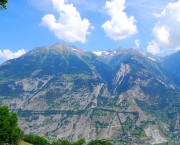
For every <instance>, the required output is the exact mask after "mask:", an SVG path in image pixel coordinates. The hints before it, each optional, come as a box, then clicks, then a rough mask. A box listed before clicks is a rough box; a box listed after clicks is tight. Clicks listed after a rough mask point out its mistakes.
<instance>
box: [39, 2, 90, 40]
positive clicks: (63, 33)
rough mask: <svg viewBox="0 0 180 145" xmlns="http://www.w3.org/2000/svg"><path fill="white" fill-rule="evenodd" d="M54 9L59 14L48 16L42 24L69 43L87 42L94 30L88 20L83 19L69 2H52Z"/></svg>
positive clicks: (43, 19)
mask: <svg viewBox="0 0 180 145" xmlns="http://www.w3.org/2000/svg"><path fill="white" fill-rule="evenodd" d="M51 2H52V4H53V7H54V9H55V10H56V12H57V13H58V14H59V17H58V18H56V17H55V15H53V14H47V15H45V16H44V17H43V18H42V22H41V24H42V25H43V26H45V27H47V28H48V29H49V30H50V31H52V32H53V33H54V35H55V36H56V37H57V38H59V39H62V40H64V41H68V42H76V41H79V42H82V43H85V42H86V37H87V35H88V34H89V33H90V32H89V29H93V26H91V24H90V22H89V20H88V19H86V18H84V19H82V18H81V16H80V13H79V12H78V11H77V9H76V7H74V5H73V4H72V3H67V0H51Z"/></svg>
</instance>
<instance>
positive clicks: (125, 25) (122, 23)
mask: <svg viewBox="0 0 180 145" xmlns="http://www.w3.org/2000/svg"><path fill="white" fill-rule="evenodd" d="M105 9H106V10H107V13H108V14H109V16H110V17H111V20H107V21H106V22H105V23H104V24H103V25H102V28H103V29H104V31H105V33H106V34H107V36H108V37H110V38H111V39H113V40H122V39H126V38H129V37H131V36H132V35H134V34H136V33H137V27H136V24H135V22H136V20H135V18H134V17H133V16H130V17H128V16H127V14H126V13H125V12H124V10H125V0H111V1H106V4H105Z"/></svg>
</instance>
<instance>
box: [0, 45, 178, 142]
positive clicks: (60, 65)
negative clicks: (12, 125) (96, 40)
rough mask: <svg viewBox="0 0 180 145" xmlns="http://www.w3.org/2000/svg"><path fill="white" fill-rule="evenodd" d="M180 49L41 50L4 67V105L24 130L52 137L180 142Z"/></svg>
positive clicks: (0, 95) (0, 81) (0, 94)
mask: <svg viewBox="0 0 180 145" xmlns="http://www.w3.org/2000/svg"><path fill="white" fill-rule="evenodd" d="M179 103H180V51H178V52H176V53H174V54H172V55H170V56H166V57H163V58H159V57H156V56H153V55H152V54H149V53H146V52H143V51H140V50H138V49H120V48H119V49H116V50H106V51H99V52H85V51H83V50H81V49H78V48H75V47H71V46H68V45H66V44H63V43H61V44H55V45H53V46H45V47H39V48H35V49H33V50H32V51H30V52H28V53H26V54H25V55H23V56H21V57H19V58H16V59H12V60H8V61H6V62H4V63H3V64H1V65H0V105H7V106H9V107H10V109H11V110H13V111H16V112H17V114H18V116H19V126H20V127H21V128H22V129H23V130H24V131H25V133H35V134H38V135H40V136H45V137H46V138H48V139H50V140H54V139H57V138H59V139H68V140H77V139H78V138H82V137H83V138H85V139H87V140H92V139H104V140H109V141H111V142H113V143H114V144H121V143H122V144H126V145H128V144H129V145H130V144H147V145H148V144H156V143H162V142H166V141H174V142H176V143H177V144H178V143H180V139H179V134H180V131H179V130H180V114H179V112H180V105H179Z"/></svg>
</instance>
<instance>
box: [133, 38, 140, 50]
mask: <svg viewBox="0 0 180 145" xmlns="http://www.w3.org/2000/svg"><path fill="white" fill-rule="evenodd" d="M134 44H135V48H139V46H140V40H139V39H136V40H135V41H134Z"/></svg>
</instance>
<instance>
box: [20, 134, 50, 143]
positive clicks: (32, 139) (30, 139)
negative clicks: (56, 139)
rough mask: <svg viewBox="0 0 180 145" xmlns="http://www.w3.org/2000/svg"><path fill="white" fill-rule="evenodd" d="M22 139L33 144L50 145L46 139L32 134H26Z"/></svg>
mask: <svg viewBox="0 0 180 145" xmlns="http://www.w3.org/2000/svg"><path fill="white" fill-rule="evenodd" d="M23 140H24V141H26V142H28V143H31V144H33V145H50V143H49V142H48V140H47V139H45V138H44V137H40V136H37V135H34V134H26V135H24V138H23Z"/></svg>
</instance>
